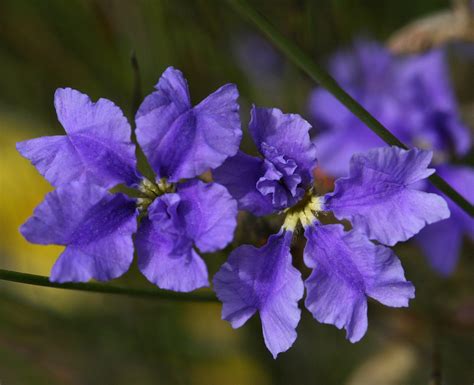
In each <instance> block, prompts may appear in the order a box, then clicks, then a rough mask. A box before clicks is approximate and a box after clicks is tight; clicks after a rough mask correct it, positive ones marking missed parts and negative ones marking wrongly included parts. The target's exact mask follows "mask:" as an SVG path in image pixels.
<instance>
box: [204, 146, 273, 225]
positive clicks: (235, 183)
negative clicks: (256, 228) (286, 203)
mask: <svg viewBox="0 0 474 385" xmlns="http://www.w3.org/2000/svg"><path fill="white" fill-rule="evenodd" d="M264 172H265V170H264V166H263V160H262V159H260V158H257V157H254V156H250V155H247V154H245V153H243V152H242V151H239V152H238V153H237V155H235V156H233V157H231V158H228V159H227V160H226V161H225V162H224V163H223V164H222V166H220V167H218V168H217V169H215V170H214V171H213V173H212V175H213V177H214V180H215V181H216V182H217V183H219V184H222V185H223V186H225V187H226V188H227V190H229V192H230V194H231V195H232V196H233V197H234V199H236V200H237V203H238V205H239V209H240V210H246V211H249V212H251V213H252V214H254V215H258V216H263V215H268V214H271V213H273V212H275V211H276V209H275V208H274V207H273V205H272V201H271V199H270V197H268V196H265V195H262V193H261V192H260V191H258V190H257V182H258V180H259V179H260V178H261V177H262V175H263V174H264Z"/></svg>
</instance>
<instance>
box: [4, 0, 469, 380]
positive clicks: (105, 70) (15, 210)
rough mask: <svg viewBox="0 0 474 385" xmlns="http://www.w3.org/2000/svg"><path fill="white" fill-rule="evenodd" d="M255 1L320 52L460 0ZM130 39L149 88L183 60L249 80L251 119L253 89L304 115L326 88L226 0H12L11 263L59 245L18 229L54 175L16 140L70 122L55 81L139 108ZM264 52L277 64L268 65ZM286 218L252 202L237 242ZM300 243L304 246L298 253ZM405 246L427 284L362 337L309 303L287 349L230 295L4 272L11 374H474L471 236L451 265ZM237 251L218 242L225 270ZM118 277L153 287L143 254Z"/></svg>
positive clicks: (8, 90) (198, 76)
mask: <svg viewBox="0 0 474 385" xmlns="http://www.w3.org/2000/svg"><path fill="white" fill-rule="evenodd" d="M252 3H253V4H254V5H255V7H256V8H257V9H259V10H260V11H261V12H262V13H264V14H265V15H266V16H267V17H268V18H269V19H270V20H272V21H273V23H274V24H276V25H277V26H278V28H279V29H280V30H281V31H283V32H284V33H285V34H287V35H288V36H290V37H291V38H292V39H294V40H295V41H296V42H297V43H298V44H299V45H300V46H301V47H303V48H304V49H305V50H306V51H307V52H309V53H311V55H312V57H313V59H314V60H316V61H318V62H320V63H324V62H325V59H326V58H327V56H328V55H329V54H330V53H331V52H333V51H334V50H336V49H337V48H339V47H342V46H344V45H347V44H350V43H351V42H352V41H353V39H354V38H355V37H357V36H360V35H364V36H370V37H374V38H377V39H379V40H382V41H384V40H386V39H387V38H388V37H389V36H390V35H391V34H392V33H394V32H395V31H396V30H398V29H399V28H401V27H402V26H403V25H405V24H406V23H407V22H409V21H412V20H413V19H416V18H418V17H421V16H424V15H426V14H428V13H430V12H433V11H437V10H440V9H443V8H448V7H449V6H450V3H449V2H448V1H442V0H410V1H380V0H367V1H363V2H361V1H356V0H333V1H330V0H321V1H311V0H307V1H305V0H295V1H289V0H266V1H263V0H262V1H252ZM262 44H263V46H262ZM255 47H256V48H255ZM249 50H250V52H252V53H251V54H250V55H249ZM132 52H135V53H136V57H137V59H138V63H139V67H140V77H141V86H142V92H143V95H146V94H147V93H149V92H150V91H151V90H152V87H153V85H154V84H155V83H156V82H157V80H158V78H159V76H160V74H161V73H162V71H163V70H164V69H165V68H166V67H167V66H169V65H173V66H175V67H177V68H180V69H181V70H182V71H183V72H184V73H185V75H186V77H187V79H188V81H189V85H190V90H191V95H192V98H193V101H194V102H198V101H199V100H201V99H202V98H203V97H205V96H207V95H208V94H209V93H210V92H212V91H213V90H215V89H216V88H217V87H218V86H220V85H222V84H224V83H227V82H233V83H236V84H237V85H238V87H239V90H240V95H241V98H240V103H241V106H242V122H243V125H244V127H245V126H246V124H247V122H248V108H249V106H250V104H251V103H257V104H259V105H263V106H277V107H279V108H281V109H283V110H284V111H288V112H289V111H291V112H297V113H300V114H302V115H306V113H307V111H306V107H307V97H308V94H309V92H310V90H311V89H312V88H313V87H314V84H312V83H311V82H310V81H309V79H307V78H306V77H305V76H304V75H302V74H301V73H300V72H299V71H298V70H296V69H295V68H294V67H293V66H292V65H291V64H289V63H288V62H286V61H285V59H284V58H282V57H279V56H278V55H277V54H275V53H274V52H272V50H271V48H269V46H268V47H267V46H265V43H262V41H261V40H260V37H259V35H258V32H257V31H255V30H254V29H253V28H252V27H251V26H249V25H248V24H246V23H245V22H243V21H242V20H241V19H240V18H239V16H238V15H236V14H235V13H233V12H232V10H231V9H230V8H229V7H228V6H227V5H226V3H225V1H220V0H201V1H198V0H168V1H166V0H155V1H152V0H148V1H146V0H135V1H132V0H130V1H126V0H67V1H66V0H0V229H1V231H0V267H1V268H6V269H12V270H18V271H22V272H29V273H36V274H43V275H48V274H49V270H50V268H51V266H52V264H53V263H54V260H55V259H56V257H57V255H58V254H59V252H60V251H61V248H59V247H52V246H51V247H49V246H48V247H46V246H37V245H31V244H28V243H27V242H26V241H25V240H24V239H23V238H22V237H21V236H20V235H19V233H18V227H19V225H20V224H21V223H22V222H24V221H25V219H26V218H27V217H28V216H29V215H30V214H31V212H32V210H33V208H34V207H35V206H36V205H37V204H38V203H39V202H40V201H41V200H42V197H43V196H44V194H45V193H46V192H47V191H49V190H50V189H51V188H50V186H49V185H48V184H47V182H45V181H44V180H43V179H42V178H41V177H40V176H39V174H37V172H36V171H35V169H34V168H33V167H32V166H31V165H29V163H28V162H27V161H26V160H24V159H22V158H21V157H20V156H19V155H18V154H17V153H16V150H15V147H14V146H15V142H17V141H20V140H24V139H27V138H32V137H36V136H40V135H53V134H59V133H61V130H62V128H61V127H60V125H59V123H58V122H57V120H56V116H55V111H54V108H53V93H54V90H55V89H56V88H57V87H64V86H70V87H73V88H76V89H79V90H81V91H82V92H85V93H87V94H89V95H90V96H91V97H92V98H93V99H97V98H98V97H105V98H108V99H111V100H113V101H114V102H115V103H117V104H118V105H120V106H121V107H122V108H123V110H124V111H125V112H126V114H127V115H128V116H129V117H131V116H133V112H132V109H133V107H132V106H133V88H134V77H133V71H132V67H131V65H130V57H131V53H132ZM268 60H270V62H269V61H268ZM261 63H263V64H264V65H267V66H270V67H271V71H265V70H264V71H262V70H261ZM268 63H270V64H268ZM471 64H472V61H471ZM452 69H453V79H454V81H455V85H456V92H457V94H458V96H459V99H460V101H461V103H462V105H461V107H462V110H463V111H464V113H465V116H466V119H467V120H469V119H471V121H470V122H469V123H470V124H471V127H472V123H473V122H472V120H473V119H472V117H473V116H474V113H473V111H474V108H473V105H474V91H473V87H472V85H473V77H472V70H473V69H472V68H467V66H466V65H463V63H462V62H459V63H454V64H453V68H452ZM469 71H470V73H469ZM466 79H470V81H468V80H466ZM244 146H249V141H248V139H246V140H244ZM244 226H245V228H246V229H247V230H248V228H249V226H250V227H251V228H252V226H253V229H254V230H255V231H254V232H250V233H249V232H248V231H245V232H244V231H243V230H242V229H243V227H244ZM275 226H276V224H275V223H272V222H271V221H270V222H261V221H256V220H255V219H254V218H250V217H246V216H241V221H240V226H239V229H238V231H237V236H236V243H241V242H247V243H248V242H250V243H254V244H258V243H262V242H263V241H264V238H262V237H265V236H266V235H269V234H270V233H271V231H272V230H273V228H274V227H275ZM249 234H250V235H249ZM258 237H260V238H262V239H259V238H258ZM299 249H300V245H298V244H296V245H295V254H296V255H298V252H299V251H301V250H299ZM397 253H398V254H399V255H400V257H401V259H402V261H403V263H404V266H405V268H406V275H407V277H408V278H409V279H410V280H412V281H413V282H414V283H415V286H416V287H417V298H416V299H415V300H414V301H412V303H411V304H412V305H411V307H410V308H409V309H403V310H400V309H388V308H383V307H382V306H380V305H378V304H376V303H375V302H371V303H370V306H369V331H368V333H367V335H366V337H365V338H364V339H363V340H362V341H361V342H360V343H358V344H355V345H354V344H351V343H350V342H348V341H346V340H345V338H344V334H343V332H341V331H338V330H337V329H335V328H334V327H332V326H328V325H321V324H318V323H316V322H315V321H313V320H312V318H311V316H310V315H309V313H308V312H307V311H303V316H302V321H301V323H300V325H299V328H298V333H299V338H298V340H297V341H296V343H295V345H294V347H293V348H292V349H291V350H290V351H289V352H287V353H284V354H282V355H281V356H280V357H279V358H278V359H277V360H276V361H275V360H273V359H272V358H271V355H270V354H269V353H268V352H267V351H266V350H265V347H264V344H263V339H262V336H261V331H260V324H259V321H258V319H256V318H255V319H252V320H251V322H249V323H247V325H245V326H244V327H243V328H241V329H238V330H232V329H231V327H230V325H229V324H227V323H226V322H224V321H221V319H220V305H219V304H185V303H172V302H160V301H156V300H155V301H151V300H141V299H128V298H122V297H120V298H118V297H114V296H110V295H109V296H105V295H100V294H81V293H77V292H69V291H68V292H65V291H61V290H57V289H47V288H36V287H28V286H26V285H20V284H14V283H6V282H0V383H1V384H5V385H17V384H20V385H21V384H116V385H121V384H127V385H129V384H173V385H174V384H193V385H194V384H196V385H197V384H203V385H214V384H216V385H217V384H218V385H227V384H228V385H247V384H258V385H260V384H262V385H265V384H281V385H291V384H298V385H299V384H320V385H331V384H350V385H359V384H360V385H371V384H374V385H388V384H393V385H395V384H399V385H402V384H403V385H409V384H429V383H434V382H432V381H433V375H432V372H433V370H435V371H436V370H440V371H441V374H442V378H443V380H442V383H443V384H447V385H451V384H452V385H458V384H471V383H472V382H473V381H474V369H473V368H474V362H473V357H474V354H473V352H474V338H473V331H474V293H473V285H472V282H473V277H474V268H473V263H472V254H473V250H472V245H468V244H466V245H465V248H464V252H463V256H462V257H461V264H460V266H459V268H458V270H457V272H456V274H455V275H454V276H453V277H451V278H449V279H441V278H439V277H437V276H436V275H435V274H434V273H433V272H432V271H431V270H430V269H429V268H428V267H427V265H426V263H425V261H424V259H423V257H422V256H421V255H420V252H419V250H418V249H417V248H415V247H414V246H412V245H410V244H405V245H401V246H399V247H398V249H397ZM225 258H226V255H225V253H221V254H214V255H209V256H207V258H206V261H207V263H208V266H209V269H210V273H211V274H212V273H214V272H215V271H216V270H217V268H218V267H219V265H220V264H221V263H222V262H223V261H224V260H225ZM115 283H116V284H120V285H130V286H143V287H150V285H151V284H149V283H148V282H146V280H145V279H144V278H143V277H141V276H140V275H139V274H138V273H137V269H136V266H134V267H133V268H132V271H130V272H129V273H127V274H126V276H124V277H122V278H120V279H118V280H116V282H115Z"/></svg>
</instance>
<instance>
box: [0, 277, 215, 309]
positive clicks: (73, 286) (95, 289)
mask: <svg viewBox="0 0 474 385" xmlns="http://www.w3.org/2000/svg"><path fill="white" fill-rule="evenodd" d="M0 280H3V281H10V282H18V283H26V284H28V285H35V286H44V287H54V288H57V289H66V290H78V291H87V292H92V293H104V294H118V295H126V296H130V297H140V298H147V299H158V300H171V301H183V302H217V298H216V297H215V296H214V295H213V294H197V293H175V292H173V291H167V290H160V289H132V288H126V287H120V286H112V285H106V284H101V283H95V282H89V283H56V282H50V280H49V278H48V277H44V276H42V275H35V274H27V273H20V272H17V271H10V270H4V269H0Z"/></svg>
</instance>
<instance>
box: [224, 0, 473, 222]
mask: <svg viewBox="0 0 474 385" xmlns="http://www.w3.org/2000/svg"><path fill="white" fill-rule="evenodd" d="M227 2H228V3H229V4H230V5H231V7H232V8H233V9H234V10H235V11H237V13H239V14H240V15H241V16H243V17H244V18H245V19H247V20H249V21H250V22H252V23H253V24H254V25H255V26H256V27H257V28H258V29H259V30H260V31H261V32H262V33H263V34H264V35H266V37H267V38H268V39H269V40H270V41H271V42H272V43H273V44H274V45H275V46H276V47H277V48H278V49H279V50H280V51H281V52H282V53H283V54H284V55H286V56H287V58H288V59H289V60H291V61H292V62H293V63H294V64H295V65H296V66H297V67H299V68H300V69H301V70H303V71H304V72H305V73H306V74H307V75H309V77H310V78H311V79H313V80H314V81H315V82H317V83H319V84H320V85H321V86H323V87H324V88H326V89H327V90H328V91H329V92H330V93H331V94H332V95H334V97H336V98H337V99H338V100H339V101H340V102H341V103H342V104H343V105H344V106H346V107H347V108H348V109H349V110H350V111H351V112H352V113H353V114H354V115H355V116H357V117H358V118H359V119H360V120H361V121H362V122H364V123H365V124H366V125H367V127H369V128H370V129H371V130H372V131H373V132H374V133H375V134H377V135H378V136H379V137H380V138H381V139H382V140H383V141H384V142H385V143H387V144H389V145H392V146H397V147H401V148H404V149H408V147H407V146H406V145H405V144H404V143H403V142H401V141H400V140H399V139H398V138H397V137H396V136H395V135H393V134H392V133H391V132H390V131H389V130H387V128H385V127H384V126H383V125H382V124H381V123H380V122H379V121H378V120H377V119H375V118H374V117H373V116H372V115H371V114H370V113H369V112H368V111H367V110H366V109H365V108H364V107H362V106H361V105H360V104H359V103H358V102H357V101H356V100H355V99H354V98H352V96H350V95H349V94H348V93H347V92H346V91H344V90H343V89H342V88H341V86H339V84H337V82H336V81H335V80H334V79H333V78H332V77H331V76H330V75H329V74H328V73H327V72H326V71H325V70H324V69H322V68H321V67H319V66H318V65H317V64H316V63H314V62H313V60H311V58H310V57H309V56H308V55H307V54H305V53H304V52H303V51H302V50H301V49H300V48H299V47H298V46H297V45H296V44H294V43H293V42H292V41H291V40H289V39H288V38H286V37H285V36H283V35H282V34H281V33H280V32H279V31H278V30H277V29H276V28H275V27H274V26H273V25H272V24H271V23H270V22H269V21H268V20H267V19H265V17H264V16H262V15H261V14H260V13H259V12H257V11H256V10H255V9H254V8H252V6H251V5H250V4H249V3H248V2H247V1H246V0H227ZM429 179H430V181H431V183H432V184H433V185H434V186H436V187H437V188H438V189H439V190H440V191H441V192H443V193H444V194H446V195H447V196H448V197H449V198H451V199H452V200H453V202H455V203H456V204H457V205H458V206H459V207H461V208H462V209H463V210H464V211H465V212H466V213H468V214H469V215H470V216H471V217H474V206H473V205H471V204H470V203H469V202H468V201H467V200H466V199H465V198H464V197H463V196H462V195H461V194H459V193H458V192H457V191H456V190H455V189H453V188H452V187H451V186H450V185H449V184H448V183H447V182H446V181H445V180H444V179H443V178H441V177H440V176H439V175H437V174H433V175H431V176H430V178H429Z"/></svg>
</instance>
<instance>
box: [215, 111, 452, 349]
mask: <svg viewBox="0 0 474 385" xmlns="http://www.w3.org/2000/svg"><path fill="white" fill-rule="evenodd" d="M309 129H310V125H309V124H308V123H307V122H306V121H305V120H303V119H302V118H301V117H299V116H298V115H292V114H283V113H282V112H281V111H279V110H277V109H264V108H256V107H254V108H253V109H252V119H251V122H250V126H249V131H250V133H251V134H252V137H253V139H254V141H255V143H256V144H257V148H258V149H259V151H260V153H261V155H262V158H257V157H251V156H249V155H245V154H243V153H242V152H239V153H238V154H237V155H236V156H234V157H231V158H229V159H227V160H226V161H225V162H224V163H223V165H222V166H220V167H219V168H217V169H216V170H215V171H214V177H215V179H216V181H218V182H219V183H221V184H223V185H224V186H226V187H227V188H228V190H229V191H230V193H231V194H232V195H233V196H234V197H235V198H236V199H237V201H238V204H239V208H240V209H244V210H248V211H250V212H252V213H253V214H255V215H267V214H270V213H278V212H283V213H284V214H285V220H284V223H283V226H282V227H281V229H280V231H279V232H278V234H274V235H272V236H270V237H269V239H268V241H267V244H266V245H265V246H263V247H261V248H255V247H253V246H248V245H244V246H240V247H238V248H237V249H235V250H234V251H233V252H232V253H231V254H230V256H229V259H228V261H227V262H226V263H225V264H224V265H223V266H222V267H221V269H220V270H219V272H218V273H217V274H216V275H215V277H214V280H213V282H214V287H215V290H216V293H217V296H218V297H219V299H220V300H221V301H222V302H223V308H222V317H223V318H224V319H225V320H227V321H229V322H230V323H231V324H232V326H233V327H235V328H236V327H240V326H242V325H243V324H244V323H245V322H246V321H247V320H248V319H249V318H250V317H251V316H252V315H253V314H255V313H256V312H258V313H259V315H260V319H261V322H262V329H263V335H264V339H265V344H266V346H267V348H268V349H269V350H270V351H271V353H272V354H273V356H274V357H276V356H277V355H278V353H280V352H282V351H285V350H287V349H288V348H290V347H291V345H292V344H293V342H294V341H295V339H296V331H295V329H296V326H297V324H298V322H299V319H300V310H299V308H298V301H299V300H300V299H301V298H302V297H303V293H304V287H306V291H307V295H306V300H305V306H306V308H307V309H308V310H309V311H310V312H311V313H312V315H313V317H314V318H315V319H316V320H318V321H319V322H322V323H329V324H333V325H335V326H336V327H338V328H345V329H346V332H347V338H348V339H349V340H350V341H352V342H356V341H358V340H359V339H360V338H362V336H363V335H364V334H365V332H366V330H367V297H371V298H374V299H376V300H378V301H379V302H381V303H383V304H385V305H387V306H393V307H400V306H407V305H408V300H409V299H410V298H413V297H414V287H413V285H412V284H411V283H410V282H408V281H407V280H406V279H405V276H404V272H403V269H402V267H401V264H400V261H399V260H398V258H397V256H396V255H395V254H394V253H393V251H392V250H391V249H390V248H388V247H386V246H385V245H393V244H395V243H396V242H398V241H402V240H406V239H408V238H410V237H411V236H413V235H414V234H415V233H417V232H418V231H420V230H421V228H423V227H424V226H425V225H426V224H428V223H433V222H436V221H439V220H441V219H444V218H447V217H448V216H449V210H448V208H447V206H446V203H445V201H444V200H443V199H442V198H441V197H439V196H438V195H436V194H430V193H427V192H423V191H418V190H416V189H414V188H413V187H414V186H415V185H416V184H417V183H418V182H419V181H421V180H423V179H425V178H426V177H427V176H429V175H430V174H431V173H432V172H433V170H430V169H428V168H427V167H428V164H429V162H430V160H431V155H432V154H431V153H430V152H428V151H423V150H418V149H413V150H409V151H405V150H402V149H399V148H396V147H385V148H379V149H375V150H371V151H369V152H367V153H365V154H358V155H355V156H354V157H353V158H352V160H351V167H350V173H349V176H348V177H346V178H341V179H339V180H338V181H337V182H336V187H335V191H334V192H333V193H330V194H326V195H325V196H323V197H321V196H316V195H315V194H314V191H313V189H312V185H313V179H312V171H313V169H314V167H315V166H316V151H315V145H314V144H313V143H312V142H311V140H310V137H309V134H308V131H309ZM268 148H271V151H268ZM290 166H291V167H290ZM269 170H271V171H272V172H269ZM262 186H264V187H265V188H262ZM326 211H332V212H333V213H334V215H335V216H336V217H337V218H338V219H349V220H351V221H352V226H353V229H352V230H349V231H345V230H344V228H343V226H342V225H341V224H323V223H321V221H320V217H321V215H323V214H324V212H326ZM299 225H301V226H302V227H303V229H304V236H305V238H306V240H307V241H306V247H305V250H304V261H305V264H306V265H307V266H308V267H309V268H311V269H313V270H312V273H311V275H310V276H309V278H308V279H306V281H305V282H304V284H303V280H302V277H301V274H300V273H299V272H298V270H296V269H295V268H294V267H293V266H292V263H291V254H290V243H291V239H292V237H293V235H294V233H295V231H296V229H297V228H298V226H299ZM370 239H373V240H376V241H378V242H379V243H380V244H375V243H372V242H371V241H370Z"/></svg>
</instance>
